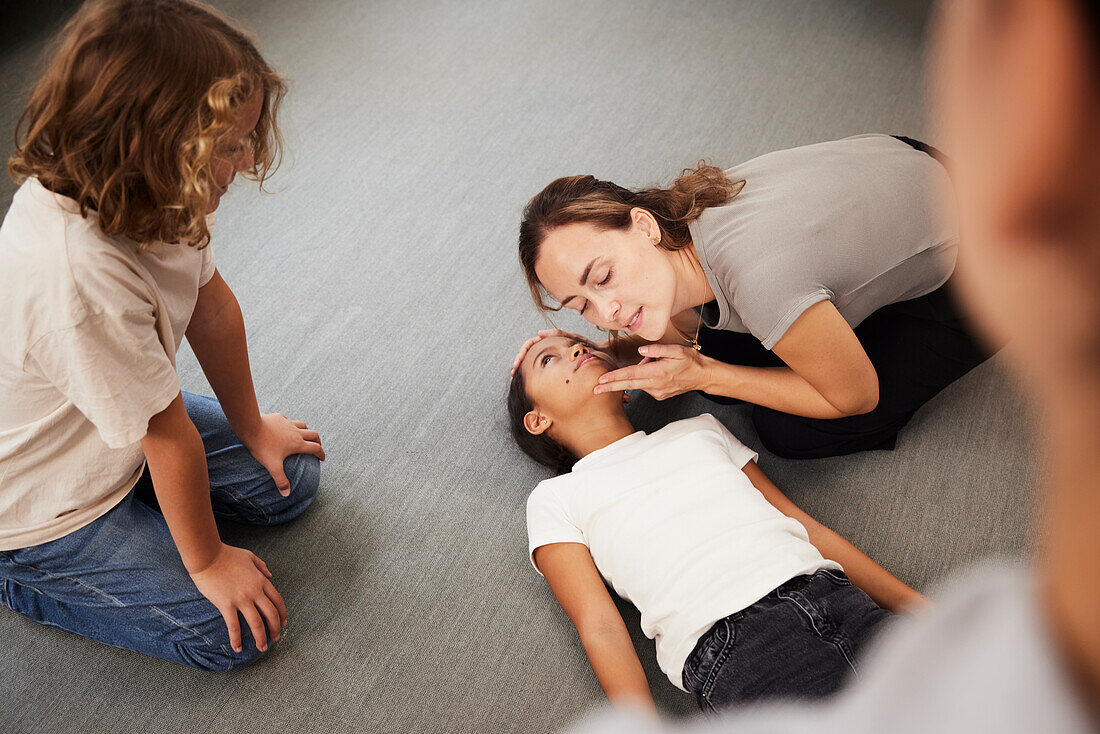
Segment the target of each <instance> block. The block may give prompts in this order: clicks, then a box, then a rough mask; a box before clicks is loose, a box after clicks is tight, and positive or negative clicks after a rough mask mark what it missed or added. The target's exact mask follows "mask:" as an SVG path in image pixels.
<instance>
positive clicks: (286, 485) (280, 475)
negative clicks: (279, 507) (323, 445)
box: [267, 444, 316, 497]
mask: <svg viewBox="0 0 1100 734" xmlns="http://www.w3.org/2000/svg"><path fill="white" fill-rule="evenodd" d="M314 445H316V444H314ZM267 472H268V474H270V475H271V478H272V479H274V480H275V489H277V490H279V494H281V495H282V496H284V497H289V496H290V480H289V479H287V478H286V472H285V471H283V462H281V461H280V462H279V464H278V466H274V467H271V466H269V467H268V468H267Z"/></svg>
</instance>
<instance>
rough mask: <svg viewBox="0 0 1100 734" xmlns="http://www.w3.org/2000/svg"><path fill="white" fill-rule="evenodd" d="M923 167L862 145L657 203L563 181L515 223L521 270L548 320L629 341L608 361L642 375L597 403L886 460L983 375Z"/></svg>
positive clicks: (792, 452) (901, 143)
mask: <svg viewBox="0 0 1100 734" xmlns="http://www.w3.org/2000/svg"><path fill="white" fill-rule="evenodd" d="M933 152H934V151H932V149H930V148H929V147H928V146H925V145H923V144H922V143H919V142H917V141H913V140H909V139H907V138H896V137H893V136H888V135H861V136H856V137H852V138H846V139H844V140H838V141H832V142H827V143H819V144H816V145H809V146H804V147H801V148H794V149H791V150H784V151H778V152H776V153H771V154H768V155H765V156H761V157H759V158H756V159H754V160H751V161H749V162H747V163H744V164H742V165H740V166H736V167H734V168H732V169H730V170H729V171H726V172H722V171H720V170H719V169H717V168H715V167H712V166H705V165H703V164H700V166H699V167H698V168H697V169H695V170H693V171H685V173H684V175H682V176H681V177H680V178H679V179H677V180H676V182H675V183H674V184H673V185H672V187H670V188H669V189H647V190H642V191H636V192H634V191H630V190H628V189H625V188H623V187H621V186H617V185H615V184H613V183H610V182H606V181H600V180H597V179H595V178H593V177H591V176H575V177H571V178H563V179H558V180H557V181H555V182H553V183H551V184H550V185H549V186H547V187H546V188H545V189H544V190H543V191H542V192H541V193H539V194H538V195H537V196H536V197H535V198H534V199H532V200H531V202H530V203H529V204H528V206H527V208H526V210H525V212H524V220H523V223H522V225H521V228H520V241H519V250H520V260H521V262H522V264H523V267H524V270H525V273H526V275H527V279H528V283H529V285H530V286H531V290H532V294H533V296H534V297H535V300H536V302H537V303H538V304H539V306H540V307H541V308H546V309H549V308H553V306H551V305H548V304H546V303H545V302H544V301H543V293H548V294H549V295H550V296H552V297H553V298H554V299H556V300H557V302H558V303H559V304H560V307H566V308H572V309H575V310H577V311H579V312H580V313H581V314H582V315H583V316H584V317H585V318H586V319H587V320H589V321H590V322H592V323H593V324H595V325H597V326H599V327H602V328H606V329H611V330H622V331H628V332H631V335H630V336H628V337H626V338H624V339H621V340H618V344H617V345H612V349H613V350H614V352H615V355H616V358H617V359H619V360H620V362H621V364H623V365H626V364H628V363H629V362H630V361H633V360H634V359H636V358H634V357H633V352H634V350H635V349H637V351H638V352H640V353H641V354H642V355H643V357H644V358H645V359H643V360H642V362H641V363H640V364H637V365H631V366H624V367H623V368H622V369H619V370H616V371H614V372H611V373H609V374H608V375H606V376H604V377H603V378H602V381H601V384H600V385H598V386H597V388H596V389H597V390H598V391H599V390H628V389H642V390H645V391H646V392H648V393H649V394H651V395H653V396H654V397H656V398H657V399H664V398H667V397H670V396H673V395H677V394H680V393H683V392H686V391H689V390H701V391H703V392H704V393H706V394H708V395H710V396H715V397H717V398H719V400H721V399H722V398H732V399H735V400H744V401H747V402H751V403H754V404H756V408H755V409H754V412H753V420H754V423H755V424H756V428H757V430H758V432H759V434H760V438H761V440H762V441H763V442H764V445H765V446H766V447H767V448H768V449H769V450H771V451H772V452H773V453H776V454H778V455H781V456H786V457H789V458H814V457H820V456H830V455H836V454H845V453H852V452H855V451H862V450H866V449H875V448H879V449H890V448H893V445H894V439H895V437H896V435H897V432H898V431H899V430H900V429H901V428H902V426H904V425H905V424H906V423H907V422H908V421H909V419H910V418H911V417H912V415H913V413H914V412H916V410H917V408H919V407H920V406H921V405H923V404H924V403H925V402H927V401H928V400H929V399H931V398H932V397H933V396H934V395H936V394H937V393H938V392H939V391H940V390H942V389H943V388H944V387H945V386H947V385H948V384H950V383H951V382H953V381H954V380H955V379H957V378H958V377H960V376H961V375H963V374H965V373H966V372H967V371H969V370H970V369H972V368H973V367H974V366H976V365H977V364H979V363H981V362H982V361H983V360H984V359H986V357H987V356H988V355H987V354H986V353H985V352H984V351H983V350H982V348H980V347H979V346H978V345H977V344H976V343H975V341H974V340H973V339H972V337H971V334H970V332H969V330H968V329H967V327H966V325H965V324H964V323H963V321H962V318H961V317H960V316H959V314H958V312H957V310H956V308H955V306H954V303H953V299H952V297H951V286H950V283H949V282H948V278H949V276H950V275H951V272H952V270H953V266H954V256H955V249H956V245H957V235H956V232H957V225H956V223H955V221H954V216H953V209H952V207H951V206H950V204H949V203H948V202H949V199H950V197H949V194H950V191H951V186H950V180H949V179H948V176H947V172H946V170H945V169H944V167H943V166H942V165H941V164H940V163H939V162H938V161H937V160H936V159H935V158H933V157H932V155H931V154H932V153H933ZM648 342H660V344H655V345H647V343H648ZM692 347H694V348H692Z"/></svg>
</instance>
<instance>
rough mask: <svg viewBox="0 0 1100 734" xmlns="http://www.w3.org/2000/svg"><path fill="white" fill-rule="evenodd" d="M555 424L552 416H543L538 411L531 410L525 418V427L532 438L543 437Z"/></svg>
mask: <svg viewBox="0 0 1100 734" xmlns="http://www.w3.org/2000/svg"><path fill="white" fill-rule="evenodd" d="M553 422H554V421H552V420H551V419H550V416H547V415H543V414H542V413H540V412H539V411H537V410H529V411H527V415H525V416H523V427H524V428H526V429H527V432H528V433H530V434H531V435H532V436H541V435H542V434H543V433H544V432H545V431H546V429H548V428H549V427H550V425H551V424H552V423H553Z"/></svg>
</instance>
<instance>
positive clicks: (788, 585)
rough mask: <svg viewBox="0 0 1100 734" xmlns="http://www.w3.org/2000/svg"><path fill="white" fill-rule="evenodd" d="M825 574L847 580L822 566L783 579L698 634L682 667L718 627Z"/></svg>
mask: <svg viewBox="0 0 1100 734" xmlns="http://www.w3.org/2000/svg"><path fill="white" fill-rule="evenodd" d="M827 574H829V575H832V576H833V578H843V579H844V580H845V581H847V579H848V577H847V575H846V574H845V573H844V572H843V571H837V570H833V569H826V568H823V569H821V570H819V571H815V572H814V573H812V574H802V575H799V576H795V577H793V578H791V579H788V580H787V581H784V582H783V583H781V584H780V585H779V586H777V587H775V588H774V589H772V590H771V591H769V592H768V593H767V594H765V595H764V596H763V597H761V599H758V600H757V601H755V602H753V603H752V604H750V605H748V606H747V607H745V608H744V609H739V610H738V611H736V612H734V613H733V614H729V615H727V616H725V617H722V618H721V619H719V620H718V621H717V622H715V623H714V624H713V625H711V626H710V629H708V630H707V631H706V632H704V633H703V634H701V635H699V639H698V640H696V642H695V647H693V648H692V649H691V652H690V653H688V656H687V658H686V659H685V660H684V667H685V668H686V667H688V666H689V665H694V664H695V663H696V662H697V661H698V658H699V657H700V656H702V655H703V654H704V652H705V651H706V648H707V646H708V645H709V644H710V639H711V637H712V636H713V635H714V634H715V632H716V631H717V630H718V628H719V627H721V626H723V625H726V624H732V623H734V622H738V621H740V620H742V619H744V618H745V617H747V616H749V615H751V614H752V613H753V612H757V611H764V610H762V609H760V608H759V607H758V606H757V605H758V604H760V601H762V600H763V599H767V598H769V597H779V596H780V595H782V594H787V593H790V592H792V591H799V590H801V589H802V588H804V587H805V586H807V585H808V584H810V583H811V582H812V581H813V580H814V579H815V578H817V577H818V576H822V575H827Z"/></svg>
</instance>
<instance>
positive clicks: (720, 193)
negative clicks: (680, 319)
mask: <svg viewBox="0 0 1100 734" xmlns="http://www.w3.org/2000/svg"><path fill="white" fill-rule="evenodd" d="M744 186H745V182H744V180H740V181H731V180H730V179H729V178H728V177H727V176H726V174H725V172H723V171H722V169H721V168H718V167H717V166H708V165H707V164H706V162H704V161H699V164H698V165H697V166H696V167H695V168H685V169H684V170H683V172H682V173H681V174H680V177H679V178H677V179H676V180H675V181H673V183H672V186H670V187H669V188H667V189H661V188H651V189H641V190H640V191H631V190H630V189H626V188H623V187H622V186H619V185H618V184H614V183H611V182H610V181H601V180H600V179H598V178H596V177H595V176H567V177H565V178H559V179H558V180H556V181H554V182H553V183H551V184H550V185H549V186H547V187H546V188H545V189H543V190H542V191H540V192H539V193H538V194H536V195H535V198H533V199H531V201H530V202H528V204H527V206H526V207H525V208H524V210H523V221H522V222H521V223H520V225H519V261H520V264H521V265H522V266H523V272H524V274H525V275H526V276H527V285H528V287H529V288H530V289H531V297H532V298H533V299H534V301H535V305H536V306H538V308H539V309H540V310H542V311H557V310H559V309H560V308H561V306H560V305H557V306H555V305H553V304H550V303H547V302H546V298H545V296H546V293H545V290H544V289H543V287H542V284H541V283H539V279H538V276H537V275H536V274H535V261H536V260H538V256H539V249H540V248H541V247H542V243H543V241H544V240H545V239H546V236H547V235H548V234H549V233H550V231H551V230H553V229H555V228H556V227H562V226H565V225H567V224H574V223H576V222H584V223H587V224H592V225H594V226H596V227H599V228H601V229H626V228H627V227H629V226H630V210H631V209H633V208H634V207H640V208H642V209H645V210H646V211H648V212H649V213H650V214H652V215H653V216H654V218H655V219H656V220H657V225H658V227H660V230H661V243H660V245H659V247H662V248H664V249H666V250H679V249H680V248H682V247H686V246H687V245H688V244H689V243H690V242H691V233H690V232H689V231H688V224H689V223H690V222H693V221H695V220H696V219H698V218H699V215H700V214H702V213H703V210H704V209H707V208H709V207H712V206H721V205H722V204H725V203H726V202H727V201H729V200H730V199H732V198H733V197H735V196H737V194H738V193H740V191H741V189H742V188H743V187H744Z"/></svg>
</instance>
